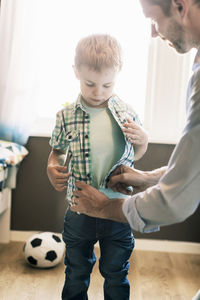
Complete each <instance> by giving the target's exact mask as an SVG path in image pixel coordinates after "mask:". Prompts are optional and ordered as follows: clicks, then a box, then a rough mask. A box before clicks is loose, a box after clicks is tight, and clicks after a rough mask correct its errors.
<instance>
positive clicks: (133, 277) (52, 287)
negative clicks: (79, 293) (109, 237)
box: [0, 242, 200, 300]
mask: <svg viewBox="0 0 200 300" xmlns="http://www.w3.org/2000/svg"><path fill="white" fill-rule="evenodd" d="M22 248H23V243H21V242H11V243H10V244H6V245H3V244H0V300H59V299H60V293H61V290H62V285H63V282H64V265H63V263H61V264H60V265H58V266H57V267H55V268H54V269H49V270H47V269H46V270H40V269H34V268H31V267H29V266H28V265H27V264H26V263H25V262H24V257H23V252H22ZM95 251H96V255H97V257H98V256H99V250H98V248H97V249H96V250H95ZM129 280H130V282H131V297H130V299H131V300H132V299H134V300H191V299H192V297H193V296H194V295H195V293H196V292H197V290H198V289H199V288H200V255H192V254H191V255H190V254H178V253H167V252H149V251H137V250H135V251H134V252H133V254H132V257H131V260H130V274H129ZM102 285H103V279H102V277H101V276H100V274H99V271H98V263H96V265H95V267H94V271H93V273H92V277H91V284H90V288H89V299H90V300H94V299H95V300H103V291H102Z"/></svg>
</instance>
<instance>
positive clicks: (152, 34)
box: [151, 24, 159, 38]
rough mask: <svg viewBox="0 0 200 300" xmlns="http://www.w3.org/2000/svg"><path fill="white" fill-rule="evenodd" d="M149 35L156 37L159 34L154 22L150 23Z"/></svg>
mask: <svg viewBox="0 0 200 300" xmlns="http://www.w3.org/2000/svg"><path fill="white" fill-rule="evenodd" d="M151 36H152V38H156V37H158V36H159V34H158V31H157V30H156V26H155V24H151Z"/></svg>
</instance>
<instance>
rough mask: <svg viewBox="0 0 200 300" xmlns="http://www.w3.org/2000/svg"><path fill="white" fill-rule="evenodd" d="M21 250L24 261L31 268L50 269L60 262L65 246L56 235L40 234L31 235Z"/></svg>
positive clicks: (50, 233) (49, 233) (51, 233)
mask: <svg viewBox="0 0 200 300" xmlns="http://www.w3.org/2000/svg"><path fill="white" fill-rule="evenodd" d="M23 250H24V256H25V260H26V261H27V263H28V264H30V265H31V266H32V267H36V268H51V267H54V266H56V265H58V264H59V263H60V262H61V260H62V257H63V254H64V250H65V244H64V242H63V240H62V239H61V238H60V237H59V235H58V234H55V233H53V232H42V233H37V234H34V235H32V236H31V237H30V238H29V239H28V240H27V242H26V243H25V245H24V249H23Z"/></svg>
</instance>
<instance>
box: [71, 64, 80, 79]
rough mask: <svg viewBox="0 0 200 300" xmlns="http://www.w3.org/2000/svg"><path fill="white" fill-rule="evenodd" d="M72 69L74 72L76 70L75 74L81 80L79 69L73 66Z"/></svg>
mask: <svg viewBox="0 0 200 300" xmlns="http://www.w3.org/2000/svg"><path fill="white" fill-rule="evenodd" d="M72 68H73V70H74V74H75V76H76V78H77V79H78V80H79V79H80V78H79V71H78V70H77V68H76V66H74V65H73V66H72Z"/></svg>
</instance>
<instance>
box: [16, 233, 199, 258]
mask: <svg viewBox="0 0 200 300" xmlns="http://www.w3.org/2000/svg"><path fill="white" fill-rule="evenodd" d="M38 232H39V231H17V230H11V232H10V240H11V241H18V242H25V241H26V240H27V239H28V238H29V237H30V236H32V235H33V234H36V233H38ZM57 234H58V235H60V236H61V233H57ZM97 246H98V244H97ZM135 250H142V251H159V252H174V253H188V254H200V243H192V242H180V241H168V240H151V239H135Z"/></svg>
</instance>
